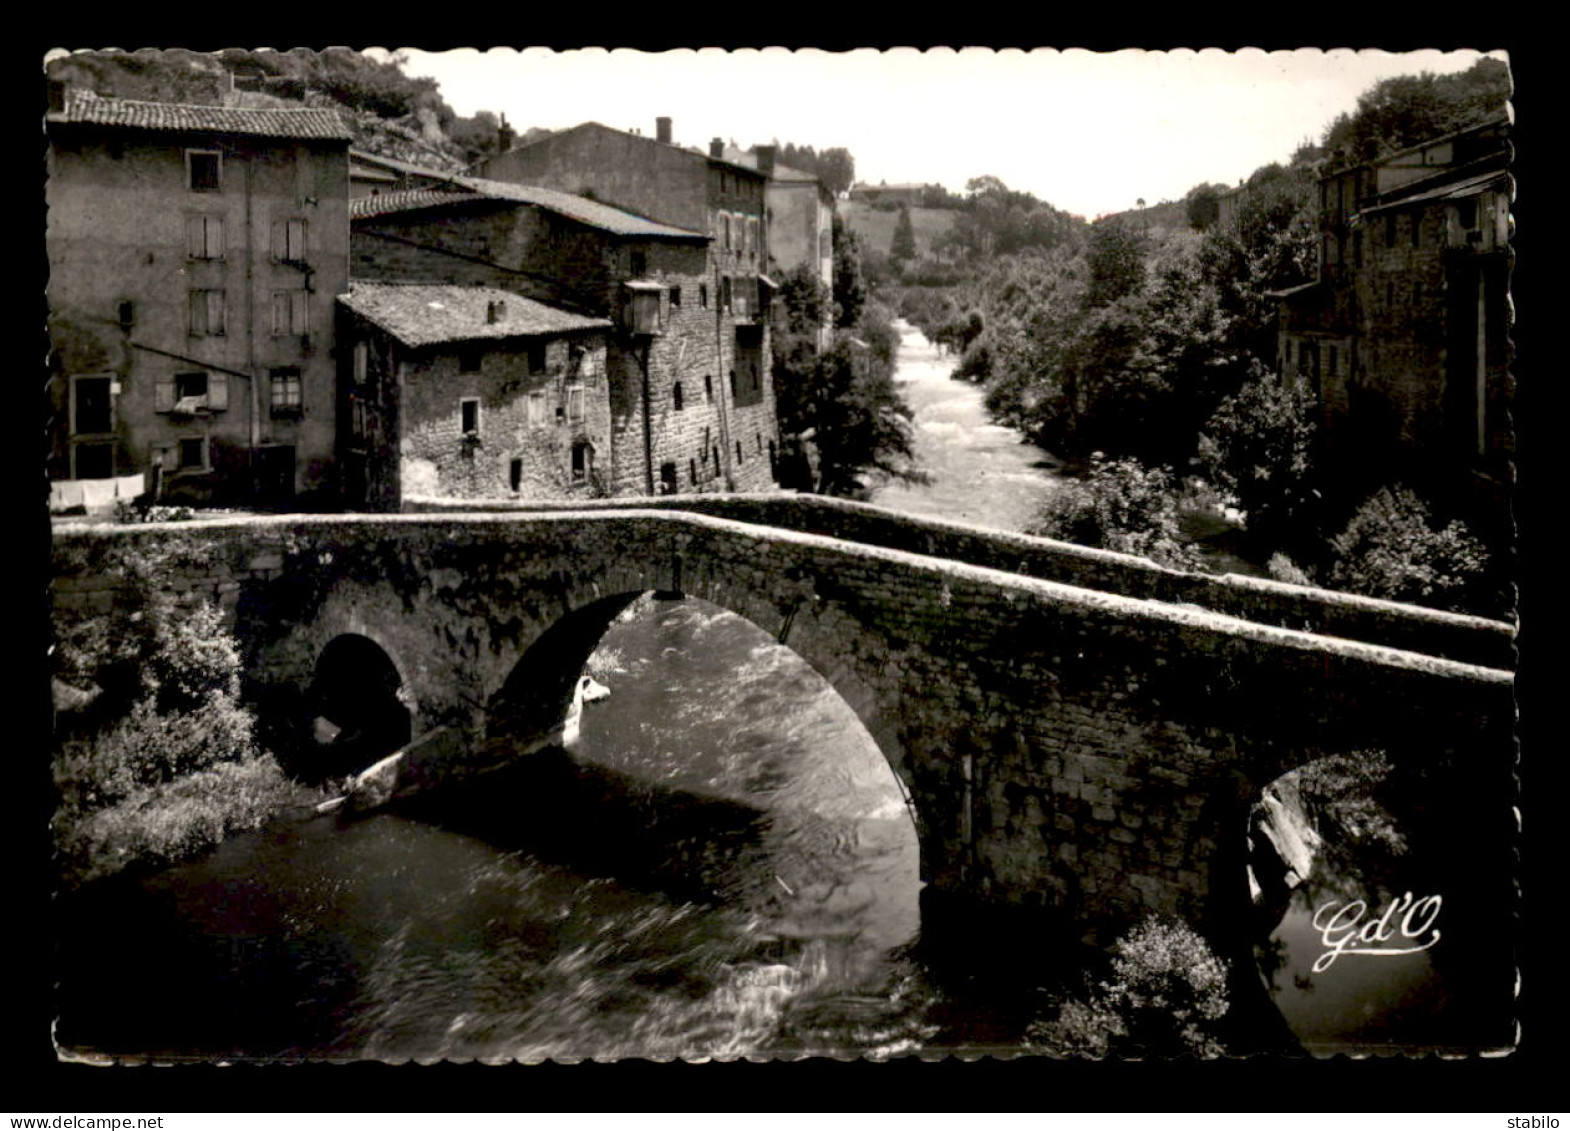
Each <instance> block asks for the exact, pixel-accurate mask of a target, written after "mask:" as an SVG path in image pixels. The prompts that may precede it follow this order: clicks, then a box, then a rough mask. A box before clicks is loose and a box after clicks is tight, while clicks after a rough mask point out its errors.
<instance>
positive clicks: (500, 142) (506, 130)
mask: <svg viewBox="0 0 1570 1131" xmlns="http://www.w3.org/2000/svg"><path fill="white" fill-rule="evenodd" d="M517 136H518V135H517V134H515V133H513V132H512V127H511V126H509V125H508V124H507V115H506V114H503V115H502V120H501V124H500V125H498V126H497V127H496V151H497V152H498V153H506V152H507V151H508V150H509V149H511V148H512V143H513V141H514V139H516V138H517Z"/></svg>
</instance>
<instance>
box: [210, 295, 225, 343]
mask: <svg viewBox="0 0 1570 1131" xmlns="http://www.w3.org/2000/svg"><path fill="white" fill-rule="evenodd" d="M207 332H208V333H209V334H222V333H223V332H224V293H223V292H222V291H208V292H207Z"/></svg>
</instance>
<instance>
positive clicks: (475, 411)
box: [458, 397, 480, 436]
mask: <svg viewBox="0 0 1570 1131" xmlns="http://www.w3.org/2000/svg"><path fill="white" fill-rule="evenodd" d="M458 427H459V429H460V430H461V431H462V432H463V434H464V435H465V436H478V435H479V434H480V398H479V397H464V398H463V399H462V400H460V401H459V402H458Z"/></svg>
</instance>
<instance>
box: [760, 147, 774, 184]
mask: <svg viewBox="0 0 1570 1131" xmlns="http://www.w3.org/2000/svg"><path fill="white" fill-rule="evenodd" d="M757 152H758V172H760V173H762V174H763V175H764V176H765V177H772V176H773V175H774V155H775V153H777V152H779V151H778V150H777V149H775V148H774V146H772V145H760V146H758V149H757Z"/></svg>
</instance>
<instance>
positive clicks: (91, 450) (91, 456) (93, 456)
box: [71, 443, 114, 479]
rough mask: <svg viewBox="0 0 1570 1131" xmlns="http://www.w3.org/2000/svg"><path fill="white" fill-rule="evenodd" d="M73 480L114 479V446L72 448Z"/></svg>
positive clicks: (79, 445) (76, 445) (78, 446)
mask: <svg viewBox="0 0 1570 1131" xmlns="http://www.w3.org/2000/svg"><path fill="white" fill-rule="evenodd" d="M71 461H72V468H71V478H72V479H113V478H114V445H113V444H112V443H111V444H75V445H73V446H72V448H71Z"/></svg>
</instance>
